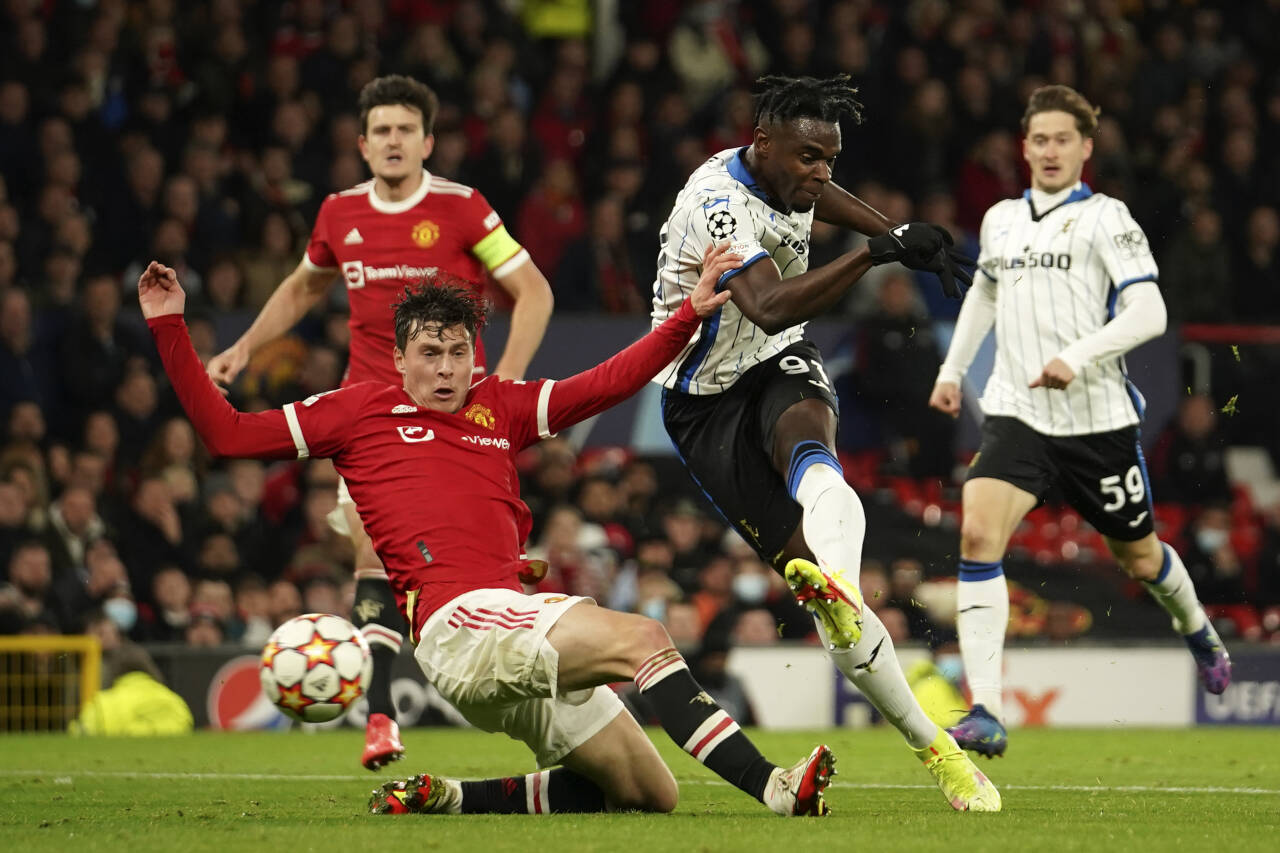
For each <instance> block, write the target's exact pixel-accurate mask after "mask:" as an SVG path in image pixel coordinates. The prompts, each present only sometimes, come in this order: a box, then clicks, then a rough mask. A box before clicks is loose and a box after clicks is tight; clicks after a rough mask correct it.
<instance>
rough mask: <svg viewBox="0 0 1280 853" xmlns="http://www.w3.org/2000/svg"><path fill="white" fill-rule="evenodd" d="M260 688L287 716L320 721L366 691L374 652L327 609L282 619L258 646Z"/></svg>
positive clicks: (334, 715) (337, 713) (351, 627)
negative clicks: (260, 658)
mask: <svg viewBox="0 0 1280 853" xmlns="http://www.w3.org/2000/svg"><path fill="white" fill-rule="evenodd" d="M259 675H260V676H261V678H262V692H263V693H265V694H266V695H267V698H268V699H270V700H271V702H272V703H273V704H274V705H275V706H276V707H277V708H279V709H280V710H281V711H283V712H284V713H285V714H287V715H288V716H290V717H292V718H293V719H295V720H298V721H299V722H303V723H324V722H328V721H329V720H334V719H337V718H338V717H340V716H342V715H343V714H344V713H346V711H347V709H348V708H350V707H351V706H352V705H353V704H354V703H355V701H356V700H357V699H359V698H360V697H361V696H363V695H364V691H365V689H366V688H368V686H369V679H370V678H371V677H372V675H373V657H372V656H371V655H370V654H369V644H368V643H367V642H365V639H364V636H363V635H361V633H360V631H359V630H358V629H357V628H356V627H355V626H354V625H352V624H351V623H350V622H348V621H347V620H346V619H343V618H342V617H341V616H333V615H332V614H329V613H307V614H306V615H304V616H298V617H296V618H294V619H290V620H289V621H288V622H285V623H284V624H283V625H281V626H280V627H279V628H276V630H275V632H274V633H273V634H272V635H271V639H269V640H267V645H266V648H264V649H263V650H262V668H261V670H260V671H259Z"/></svg>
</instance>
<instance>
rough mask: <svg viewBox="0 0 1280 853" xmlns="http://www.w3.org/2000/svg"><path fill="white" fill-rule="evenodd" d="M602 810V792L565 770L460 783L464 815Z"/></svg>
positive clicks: (586, 779)
mask: <svg viewBox="0 0 1280 853" xmlns="http://www.w3.org/2000/svg"><path fill="white" fill-rule="evenodd" d="M604 810H605V802H604V791H602V790H600V788H599V787H598V786H597V785H596V783H595V782H592V781H591V780H590V779H588V778H587V777H586V776H583V775H581V774H578V773H575V772H573V771H572V770H570V769H569V768H567V767H556V768H555V769H553V770H543V771H540V772H538V773H530V774H529V775H528V776H507V777H506V778H503V779H482V780H480V781H478V782H463V783H462V813H463V814H565V813H568V812H602V811H604Z"/></svg>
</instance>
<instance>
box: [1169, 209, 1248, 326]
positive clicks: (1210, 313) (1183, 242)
mask: <svg viewBox="0 0 1280 853" xmlns="http://www.w3.org/2000/svg"><path fill="white" fill-rule="evenodd" d="M1160 271H1161V273H1160V289H1161V290H1163V291H1164V293H1165V302H1166V303H1167V304H1168V306H1169V319H1170V321H1174V320H1180V321H1183V322H1194V323H1221V322H1225V321H1226V320H1229V319H1230V318H1231V299H1230V296H1229V294H1230V293H1231V250H1230V248H1229V247H1228V246H1227V244H1226V242H1225V241H1224V240H1223V238H1222V217H1221V215H1219V213H1218V212H1217V211H1216V210H1214V209H1213V208H1211V207H1207V206H1206V207H1201V208H1199V209H1198V210H1196V211H1195V212H1194V213H1193V214H1192V215H1191V223H1190V225H1189V226H1188V227H1187V228H1186V229H1185V232H1184V233H1183V234H1182V236H1181V237H1180V238H1179V239H1177V240H1174V241H1173V243H1172V245H1171V247H1170V248H1169V249H1168V251H1166V252H1165V255H1164V257H1163V258H1161V259H1160Z"/></svg>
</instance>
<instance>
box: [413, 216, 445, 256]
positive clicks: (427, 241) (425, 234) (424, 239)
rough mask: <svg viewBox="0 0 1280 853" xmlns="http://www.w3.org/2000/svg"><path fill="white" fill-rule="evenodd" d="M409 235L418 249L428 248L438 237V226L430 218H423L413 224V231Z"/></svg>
mask: <svg viewBox="0 0 1280 853" xmlns="http://www.w3.org/2000/svg"><path fill="white" fill-rule="evenodd" d="M409 236H410V237H412V238H413V244H414V245H415V246H417V247H418V248H419V249H429V248H431V247H432V246H434V245H435V244H436V241H437V240H439V239H440V226H439V225H436V224H435V223H434V222H432V221H431V220H430V219H424V220H422V221H421V222H419V223H418V224H417V225H415V226H413V233H412V234H410V235H409Z"/></svg>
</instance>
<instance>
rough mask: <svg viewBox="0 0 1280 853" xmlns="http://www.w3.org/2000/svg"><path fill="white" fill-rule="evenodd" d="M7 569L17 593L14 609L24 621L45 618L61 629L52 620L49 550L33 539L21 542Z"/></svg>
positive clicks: (54, 619)
mask: <svg viewBox="0 0 1280 853" xmlns="http://www.w3.org/2000/svg"><path fill="white" fill-rule="evenodd" d="M8 569H9V575H8V576H9V583H10V584H11V585H12V587H13V590H14V592H16V605H17V609H18V610H19V612H20V613H21V615H22V617H23V618H24V620H26V621H36V620H39V619H46V618H47V619H51V620H52V622H53V624H54V625H55V626H56V627H61V626H60V625H59V623H58V621H57V618H56V617H55V616H53V612H54V610H55V607H54V605H55V600H54V597H53V566H52V561H51V560H50V558H49V549H48V548H46V547H45V546H44V544H43V543H41V542H40V541H38V540H35V539H28V540H26V541H25V542H21V543H19V544H18V546H17V547H16V548H15V549H14V551H13V554H12V555H11V556H10V557H9V566H8Z"/></svg>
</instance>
